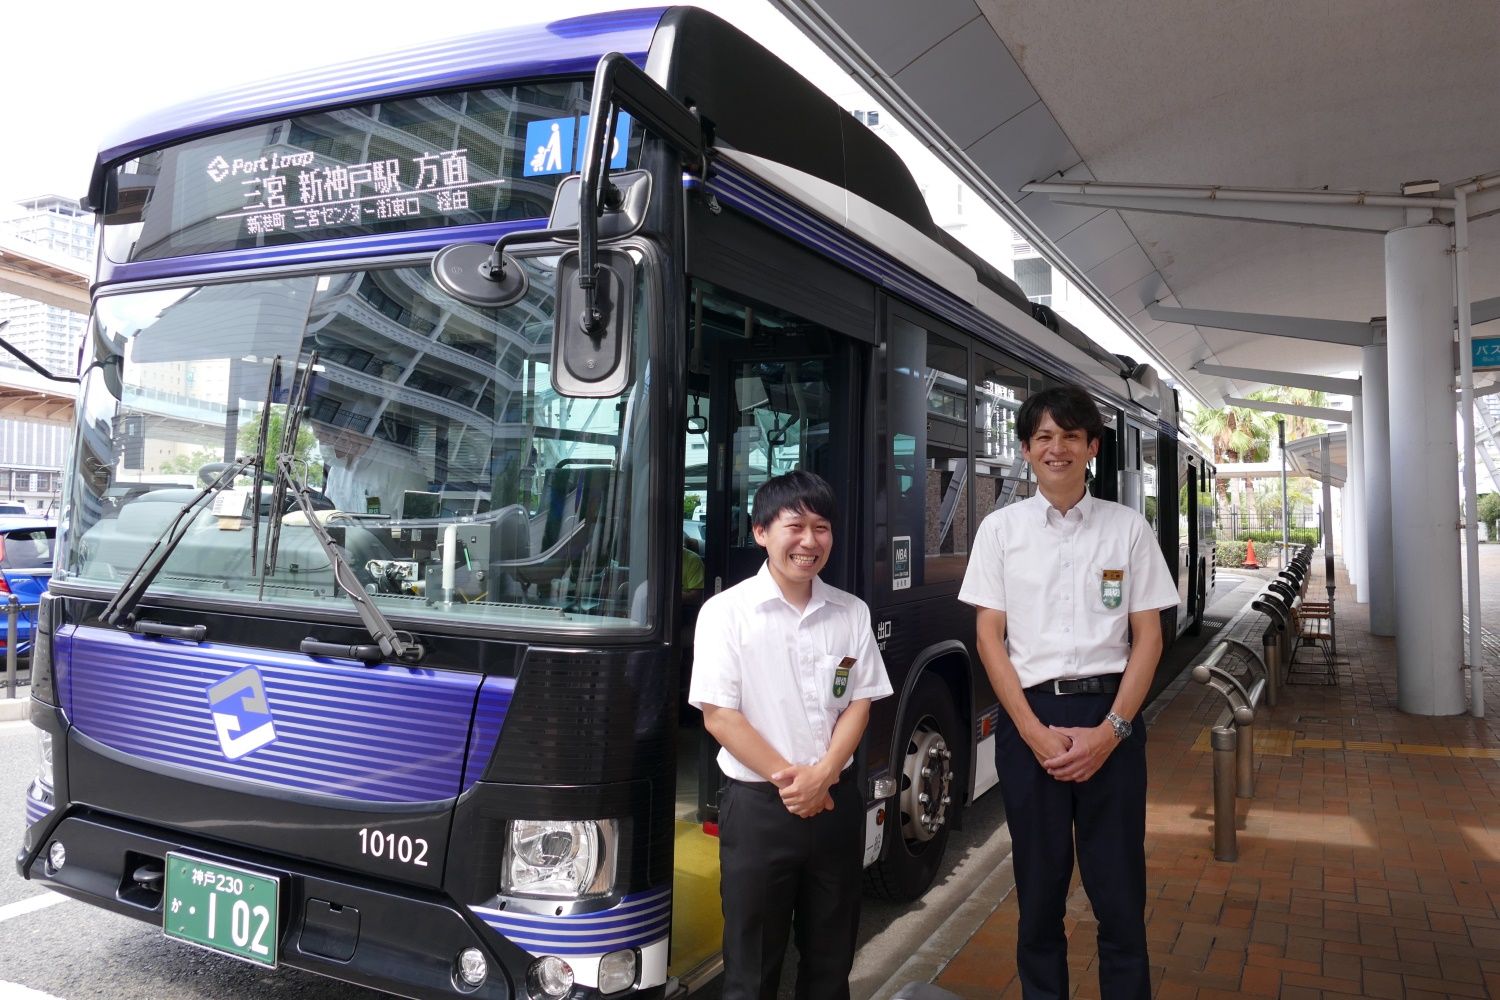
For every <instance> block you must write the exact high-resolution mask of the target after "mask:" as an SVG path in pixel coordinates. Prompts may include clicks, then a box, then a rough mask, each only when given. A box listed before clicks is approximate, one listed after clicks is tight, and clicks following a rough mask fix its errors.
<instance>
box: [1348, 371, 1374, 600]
mask: <svg viewBox="0 0 1500 1000" xmlns="http://www.w3.org/2000/svg"><path fill="white" fill-rule="evenodd" d="M1351 407H1352V410H1353V412H1352V413H1351V414H1350V415H1349V438H1348V442H1347V446H1346V448H1345V452H1346V454H1347V455H1348V458H1347V460H1346V461H1345V463H1344V473H1345V476H1346V477H1347V478H1346V479H1345V480H1344V488H1345V492H1346V493H1347V494H1348V497H1349V502H1348V508H1347V509H1348V511H1349V520H1350V521H1351V522H1352V524H1350V526H1349V528H1348V529H1347V530H1346V531H1345V534H1346V535H1347V537H1348V545H1346V546H1345V549H1344V568H1345V569H1346V570H1348V572H1349V578H1350V579H1351V580H1352V581H1353V583H1354V599H1355V601H1357V602H1358V603H1360V604H1369V603H1370V564H1369V561H1368V560H1367V559H1366V558H1365V549H1366V545H1365V496H1364V492H1365V491H1364V485H1365V479H1364V476H1365V460H1364V445H1365V412H1364V403H1363V402H1362V400H1361V397H1359V396H1355V397H1354V399H1353V400H1351Z"/></svg>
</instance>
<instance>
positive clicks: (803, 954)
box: [719, 768, 864, 1000]
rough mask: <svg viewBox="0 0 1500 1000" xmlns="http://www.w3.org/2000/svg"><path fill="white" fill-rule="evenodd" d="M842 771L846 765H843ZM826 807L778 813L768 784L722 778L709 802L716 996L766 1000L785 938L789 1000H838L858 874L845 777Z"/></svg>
mask: <svg viewBox="0 0 1500 1000" xmlns="http://www.w3.org/2000/svg"><path fill="white" fill-rule="evenodd" d="M850 770H851V772H852V770H853V769H852V768H851V769H850ZM830 794H831V795H832V796H833V802H834V808H833V809H832V810H831V811H827V812H821V813H818V815H816V816H814V817H812V818H811V819H801V818H799V817H797V816H793V815H792V814H791V813H789V812H787V809H786V806H784V805H782V804H781V797H780V794H779V793H778V791H777V789H776V787H775V786H774V785H772V784H770V783H769V782H755V783H748V782H740V781H731V782H730V783H729V786H728V787H727V788H725V789H724V791H723V794H722V795H721V796H720V798H719V877H720V888H719V891H720V895H721V896H722V897H723V905H724V992H723V1000H776V988H777V984H778V983H780V982H781V966H782V962H783V960H784V959H785V958H786V944H787V937H788V935H789V932H791V931H795V932H796V935H797V953H798V955H799V962H798V964H797V997H798V1000H848V997H849V969H850V967H851V966H852V965H853V964H854V940H855V933H856V932H857V930H858V929H859V894H860V883H861V881H862V879H863V869H864V796H862V795H860V794H859V788H858V783H857V782H856V781H855V779H854V777H853V775H852V773H847V774H846V775H845V776H844V777H843V778H842V779H841V780H840V781H839V782H838V784H836V785H834V786H833V788H832V789H831V790H830Z"/></svg>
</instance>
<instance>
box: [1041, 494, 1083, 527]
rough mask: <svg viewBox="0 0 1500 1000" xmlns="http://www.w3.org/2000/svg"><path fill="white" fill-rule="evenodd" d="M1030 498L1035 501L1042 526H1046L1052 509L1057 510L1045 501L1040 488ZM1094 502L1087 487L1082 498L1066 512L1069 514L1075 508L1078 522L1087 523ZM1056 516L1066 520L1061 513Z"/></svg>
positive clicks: (1049, 521)
mask: <svg viewBox="0 0 1500 1000" xmlns="http://www.w3.org/2000/svg"><path fill="white" fill-rule="evenodd" d="M1032 499H1034V500H1035V501H1036V504H1037V511H1038V516H1039V517H1040V518H1041V520H1042V526H1043V527H1046V526H1047V525H1048V524H1049V523H1051V518H1052V513H1053V511H1055V510H1057V508H1055V507H1053V506H1052V504H1050V503H1048V502H1047V498H1046V497H1045V496H1043V495H1042V492H1041V491H1040V490H1038V491H1037V493H1036V496H1034V497H1033V498H1032ZM1094 503H1095V500H1094V497H1093V495H1092V494H1090V493H1089V491H1088V490H1087V489H1085V490H1084V491H1083V499H1082V500H1079V501H1078V502H1077V503H1075V504H1074V505H1073V506H1072V508H1071V509H1070V510H1069V511H1068V513H1069V514H1071V513H1072V512H1073V511H1075V510H1076V511H1078V520H1079V523H1080V524H1087V523H1088V521H1089V515H1090V514H1091V513H1093V509H1094ZM1058 517H1059V518H1061V519H1063V520H1066V517H1065V516H1064V515H1062V514H1061V513H1059V514H1058Z"/></svg>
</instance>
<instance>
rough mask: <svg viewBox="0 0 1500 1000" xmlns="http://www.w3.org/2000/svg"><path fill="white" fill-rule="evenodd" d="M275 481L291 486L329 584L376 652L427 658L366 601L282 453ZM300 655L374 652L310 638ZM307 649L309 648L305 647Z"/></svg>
mask: <svg viewBox="0 0 1500 1000" xmlns="http://www.w3.org/2000/svg"><path fill="white" fill-rule="evenodd" d="M276 478H277V479H278V481H279V482H278V486H281V485H282V484H285V485H286V486H290V487H291V491H292V497H293V499H295V500H296V501H297V506H298V507H299V508H301V510H302V515H303V516H304V517H306V518H307V526H308V527H309V528H311V529H312V533H313V537H314V538H316V539H317V540H318V544H319V545H321V546H323V552H324V553H325V554H326V555H327V556H328V563H329V565H330V566H331V567H332V568H333V582H334V584H335V585H336V586H337V587H338V588H339V589H340V590H342V591H343V592H344V593H345V594H347V595H348V596H349V599H350V600H351V601H353V602H354V607H355V610H357V611H358V612H359V617H360V620H361V621H363V622H364V623H365V629H366V630H367V631H368V632H369V633H370V637H371V638H372V639H374V640H375V641H376V642H377V643H379V644H380V648H379V650H378V652H379V653H380V654H381V656H382V657H388V658H392V659H396V660H400V661H401V662H402V663H408V664H410V663H420V662H421V661H422V658H423V657H424V656H426V655H427V651H426V650H425V649H423V648H422V644H421V643H420V642H417V641H416V640H415V639H413V638H412V637H411V635H410V634H409V633H408V634H403V633H401V632H397V631H396V628H395V626H394V625H392V624H391V622H390V619H388V618H386V616H385V614H384V613H383V612H382V611H381V610H380V609H379V608H377V607H376V606H375V602H374V601H372V600H370V595H369V594H367V593H365V588H364V587H363V586H362V585H361V584H360V582H359V578H358V577H357V576H355V575H354V569H353V567H351V566H350V565H349V561H348V560H347V559H345V558H344V555H343V553H341V552H340V551H339V547H338V545H337V544H336V543H335V542H334V540H333V536H332V535H330V534H329V533H328V528H327V527H326V526H325V525H324V524H323V522H321V521H319V520H318V512H317V510H315V509H314V508H313V505H312V501H311V500H310V499H308V496H307V495H308V493H309V492H311V487H308V486H304V485H303V484H302V483H299V482H298V481H297V475H296V472H295V471H294V470H293V467H292V457H291V456H290V455H288V454H286V453H285V452H282V453H281V454H279V455H277V456H276ZM302 645H303V652H313V653H326V652H332V651H333V650H336V649H337V650H341V651H340V652H338V653H336V654H335V655H346V656H351V657H352V658H354V659H360V660H366V661H369V660H373V659H376V658H377V657H375V656H374V655H370V654H374V653H376V652H377V650H375V649H373V648H367V647H363V646H346V647H335V646H330V644H328V643H321V642H318V641H317V640H314V639H308V640H305V641H304V642H303V643H302ZM309 647H311V648H309Z"/></svg>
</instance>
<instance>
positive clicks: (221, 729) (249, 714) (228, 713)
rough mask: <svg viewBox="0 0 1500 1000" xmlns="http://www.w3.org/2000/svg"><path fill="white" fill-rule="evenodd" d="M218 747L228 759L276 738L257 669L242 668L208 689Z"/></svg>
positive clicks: (255, 748) (263, 685)
mask: <svg viewBox="0 0 1500 1000" xmlns="http://www.w3.org/2000/svg"><path fill="white" fill-rule="evenodd" d="M208 707H209V709H210V711H211V712H212V713H213V719H214V732H215V733H216V734H217V735H218V737H219V749H220V750H222V751H223V753H224V756H225V757H226V758H228V759H229V760H239V759H240V758H241V757H243V756H245V755H246V754H248V753H251V752H252V751H255V750H259V749H260V748H261V747H263V746H265V745H266V744H268V743H272V742H275V740H276V720H275V719H273V718H271V703H270V702H269V701H267V700H266V685H265V682H264V681H262V680H261V676H260V671H259V670H256V669H255V668H254V667H246V668H245V669H244V670H241V671H240V672H239V673H237V674H233V675H231V676H229V677H227V678H225V679H224V680H222V681H220V682H219V683H217V684H215V685H214V686H213V687H211V688H209V689H208Z"/></svg>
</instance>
